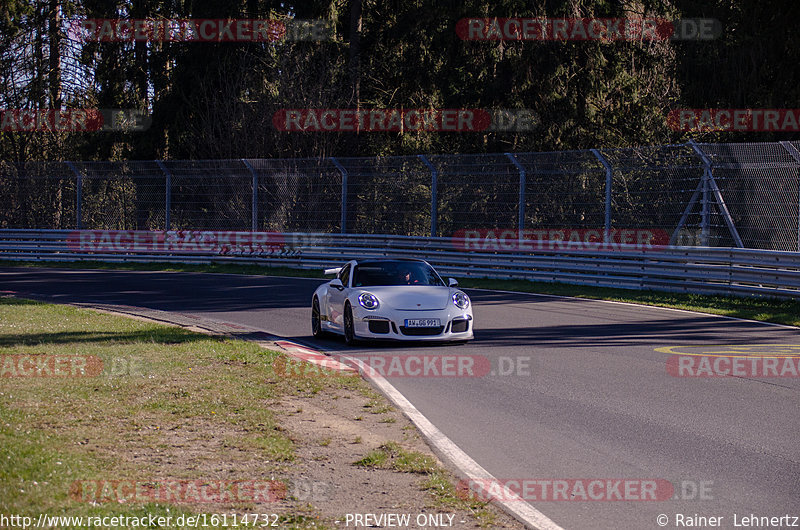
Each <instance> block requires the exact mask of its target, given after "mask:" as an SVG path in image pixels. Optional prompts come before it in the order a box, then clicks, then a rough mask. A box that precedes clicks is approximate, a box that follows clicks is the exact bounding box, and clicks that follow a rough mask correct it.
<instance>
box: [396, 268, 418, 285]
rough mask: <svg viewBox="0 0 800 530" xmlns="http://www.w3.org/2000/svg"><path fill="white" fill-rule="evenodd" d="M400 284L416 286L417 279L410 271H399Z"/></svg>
mask: <svg viewBox="0 0 800 530" xmlns="http://www.w3.org/2000/svg"><path fill="white" fill-rule="evenodd" d="M400 283H401V284H405V285H416V284H418V283H419V279H418V278H417V277H416V274H414V271H412V270H411V269H400Z"/></svg>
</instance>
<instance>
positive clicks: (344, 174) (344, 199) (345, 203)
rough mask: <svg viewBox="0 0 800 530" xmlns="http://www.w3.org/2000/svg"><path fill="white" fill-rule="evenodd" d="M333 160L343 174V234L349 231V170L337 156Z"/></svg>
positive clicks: (341, 230) (341, 223)
mask: <svg viewBox="0 0 800 530" xmlns="http://www.w3.org/2000/svg"><path fill="white" fill-rule="evenodd" d="M331 162H333V165H334V166H336V169H338V170H339V173H341V174H342V217H341V221H340V225H341V229H340V230H339V232H341V233H342V234H346V233H347V170H346V169H345V168H344V167H343V166H342V165H341V164H340V163H339V161H338V160H336V158H334V157H331Z"/></svg>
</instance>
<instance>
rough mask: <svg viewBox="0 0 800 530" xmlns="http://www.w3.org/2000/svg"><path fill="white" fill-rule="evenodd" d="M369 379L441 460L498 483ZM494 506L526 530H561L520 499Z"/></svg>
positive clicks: (388, 387) (375, 378)
mask: <svg viewBox="0 0 800 530" xmlns="http://www.w3.org/2000/svg"><path fill="white" fill-rule="evenodd" d="M342 358H344V359H346V360H348V361H350V362H353V363H354V364H355V365H357V366H358V367H359V368H360V369H361V370H362V373H366V372H364V370H365V369H366V368H367V367H366V365H365V364H364V363H363V361H361V360H360V359H357V358H355V357H350V356H349V355H342ZM370 373H371V374H373V375H371V376H370V377H365V379H367V381H369V382H371V383H372V384H374V385H375V386H376V387H378V389H379V390H380V391H381V392H382V393H383V394H384V395H385V396H386V397H387V398H389V400H390V401H392V403H394V404H395V406H397V407H398V408H399V409H400V410H401V411H402V412H403V414H404V415H405V416H406V417H407V418H408V419H409V420H411V422H412V423H413V424H414V425H416V427H417V428H418V429H419V430H420V432H422V435H423V436H425V438H426V439H427V440H428V442H429V443H430V444H431V445H432V447H433V448H434V449H435V451H436V453H438V454H439V456H440V457H441V458H443V459H444V460H446V461H447V462H448V463H449V464H450V465H452V466H454V467H455V468H456V469H458V470H459V471H460V472H461V473H463V475H464V476H465V477H466V478H467V479H474V480H490V481H496V480H497V479H496V478H495V477H494V476H493V475H492V474H491V473H489V472H488V471H486V470H485V469H484V468H483V467H482V466H481V465H480V464H478V463H477V462H476V461H475V460H473V459H472V458H471V457H470V456H469V455H468V454H467V453H465V452H464V451H463V450H462V449H461V448H460V447H458V446H457V445H456V444H455V443H454V442H453V441H452V440H451V439H450V438H448V437H447V436H446V435H445V434H444V433H443V432H442V431H440V430H439V429H438V428H437V427H436V426H435V425H434V424H433V423H431V421H430V420H429V419H428V418H426V417H425V415H423V414H422V413H421V412H420V411H419V410H418V409H417V408H416V407H415V406H414V405H413V404H412V403H411V402H410V401H409V400H408V399H407V398H406V397H405V396H404V395H403V394H402V393H401V392H400V391H399V390H397V389H396V388H395V387H394V386H393V385H392V384H391V383H389V381H387V380H386V379H385V378H384V377H383V376H381V375H380V374H376V373H374V370H373V371H370ZM492 502H493V503H495V504H496V505H498V506H499V507H500V508H502V509H503V511H505V512H506V513H508V514H509V515H511V516H513V517H514V518H516V519H517V520H519V521H520V522H522V523H523V524H524V525H525V526H526V527H528V528H534V529H537V530H563V529H562V528H561V527H560V526H558V525H557V524H556V523H555V522H554V521H552V520H551V519H550V518H548V517H547V516H546V515H545V514H543V513H542V512H540V511H539V510H537V509H536V508H534V507H533V506H531V505H530V504H528V503H527V502H524V501H523V500H522V499H521V498H519V499H516V500H510V501H509V500H499V499H493V500H492Z"/></svg>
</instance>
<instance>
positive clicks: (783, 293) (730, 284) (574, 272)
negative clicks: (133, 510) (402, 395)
mask: <svg viewBox="0 0 800 530" xmlns="http://www.w3.org/2000/svg"><path fill="white" fill-rule="evenodd" d="M464 243H465V240H464V239H460V238H440V237H409V236H383V235H355V234H304V233H266V232H213V231H169V232H134V231H92V230H84V231H69V230H0V260H15V261H20V260H33V261H39V262H66V261H106V262H172V263H175V262H177V263H213V262H217V263H225V262H231V263H250V264H252V263H255V264H262V265H271V266H280V265H282V266H288V267H293V268H300V269H310V268H317V269H318V268H324V267H331V266H336V265H338V264H341V263H342V262H344V261H346V260H349V259H353V258H364V257H400V256H404V257H417V258H422V259H425V260H427V261H428V262H430V263H431V264H432V265H434V266H435V267H436V268H437V269H438V270H439V271H440V272H441V273H442V274H445V275H449V276H458V277H474V278H494V279H525V280H533V281H541V282H560V283H571V284H580V285H595V286H600V287H622V288H627V289H652V290H660V291H672V292H687V293H698V294H725V295H728V294H736V295H761V296H774V297H786V298H800V253H797V252H779V251H768V250H746V249H732V248H711V247H669V246H662V247H647V248H641V247H637V246H636V245H623V244H618V245H615V246H614V247H613V248H608V247H605V248H604V247H603V244H602V243H599V244H594V243H581V244H573V245H570V244H569V243H568V242H565V241H544V242H540V243H541V244H539V245H537V248H536V249H533V250H530V251H519V250H515V251H508V252H506V251H502V250H497V251H495V250H489V251H486V250H484V251H478V250H472V249H470V250H465V249H464Z"/></svg>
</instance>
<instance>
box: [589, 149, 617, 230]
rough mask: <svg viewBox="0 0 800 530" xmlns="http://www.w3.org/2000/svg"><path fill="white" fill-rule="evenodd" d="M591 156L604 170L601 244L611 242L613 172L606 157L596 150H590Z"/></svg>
mask: <svg viewBox="0 0 800 530" xmlns="http://www.w3.org/2000/svg"><path fill="white" fill-rule="evenodd" d="M592 154H593V155H594V156H595V157H596V158H597V160H599V161H600V163H601V164H603V167H604V168H606V214H605V220H604V222H603V243H609V242H610V241H611V185H612V181H613V177H614V170H613V168H612V167H611V164H609V163H608V160H606V157H604V156H603V155H602V154H600V151H598V150H597V149H592Z"/></svg>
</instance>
